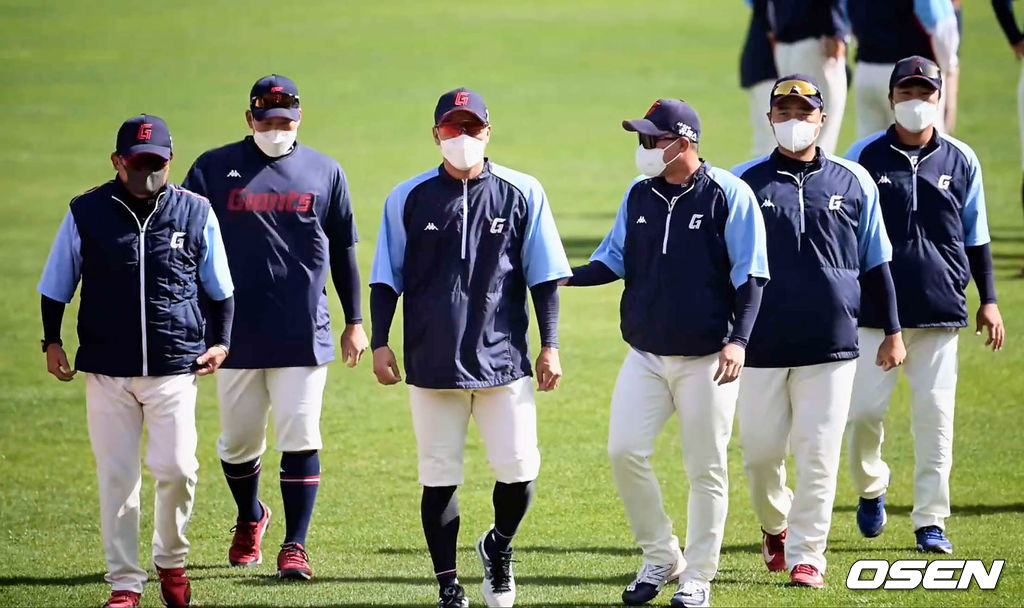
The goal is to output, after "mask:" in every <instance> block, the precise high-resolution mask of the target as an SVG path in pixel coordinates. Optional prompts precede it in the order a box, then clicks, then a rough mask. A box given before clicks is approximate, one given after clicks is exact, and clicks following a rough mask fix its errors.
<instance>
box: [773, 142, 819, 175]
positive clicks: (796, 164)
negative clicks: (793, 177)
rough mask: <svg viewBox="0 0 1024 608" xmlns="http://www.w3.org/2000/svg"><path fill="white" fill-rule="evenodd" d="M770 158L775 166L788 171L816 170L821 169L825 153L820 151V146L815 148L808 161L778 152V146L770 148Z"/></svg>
mask: <svg viewBox="0 0 1024 608" xmlns="http://www.w3.org/2000/svg"><path fill="white" fill-rule="evenodd" d="M771 159H772V162H773V163H774V164H775V166H776V168H778V169H781V170H783V171H788V172H790V173H800V172H803V171H817V170H818V169H821V167H822V165H823V164H824V163H825V155H824V154H823V153H822V151H821V148H816V149H815V152H814V158H813V159H812V160H809V161H802V160H796V159H793V158H790V157H788V156H786V155H784V154H783V153H782V152H779V149H778V148H775V149H774V150H772V153H771Z"/></svg>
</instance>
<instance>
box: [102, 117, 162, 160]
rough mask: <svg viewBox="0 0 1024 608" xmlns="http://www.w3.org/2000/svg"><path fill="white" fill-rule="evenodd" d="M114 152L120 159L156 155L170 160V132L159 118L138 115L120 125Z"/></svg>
mask: <svg viewBox="0 0 1024 608" xmlns="http://www.w3.org/2000/svg"><path fill="white" fill-rule="evenodd" d="M114 151H115V152H117V155H118V156H120V157H122V158H131V157H133V156H135V155H136V154H156V155H157V156H159V157H161V158H164V159H167V160H170V158H171V131H170V129H168V128H167V123H166V122H164V119H163V118H160V117H159V116H153V115H152V114H139V115H138V116H133V117H131V118H129V119H128V120H126V121H124V123H122V124H121V128H120V129H118V130H117V144H116V148H114Z"/></svg>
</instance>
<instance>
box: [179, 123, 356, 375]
mask: <svg viewBox="0 0 1024 608" xmlns="http://www.w3.org/2000/svg"><path fill="white" fill-rule="evenodd" d="M184 183H185V184H187V186H186V187H187V188H189V189H190V190H193V191H194V192H198V193H200V194H202V195H203V196H206V197H207V198H209V199H210V203H211V204H212V205H213V210H214V212H215V213H216V214H217V217H218V219H219V220H220V225H221V231H222V232H223V237H224V246H225V248H226V249H227V253H228V263H229V265H230V267H231V276H232V277H233V278H234V279H235V321H234V328H233V330H232V334H231V354H230V355H229V356H228V358H227V360H226V361H225V362H224V367H226V368H242V369H258V368H271V367H299V366H311V365H321V364H324V363H326V362H328V361H332V360H333V359H334V338H333V336H332V334H331V320H330V316H329V315H328V311H327V288H326V287H327V275H328V269H329V267H330V263H329V262H330V258H329V243H333V244H334V245H335V246H340V247H342V248H347V247H351V246H352V245H353V244H355V242H356V241H357V240H358V237H357V235H356V225H355V220H354V218H353V214H352V202H351V200H350V198H349V191H348V183H347V181H346V179H345V173H344V172H343V171H342V170H341V167H340V166H339V165H338V162H337V161H335V160H334V159H332V158H330V157H328V156H326V155H324V154H321V153H320V152H317V151H316V150H314V149H312V148H309V147H306V146H303V145H302V144H300V143H296V144H295V147H294V148H293V149H292V151H291V152H289V153H288V154H286V155H284V156H281V157H278V158H271V157H269V156H266V155H265V154H263V152H261V151H260V149H259V148H258V147H257V146H256V144H255V143H254V142H253V140H252V137H246V138H245V139H244V140H242V141H239V142H235V143H232V144H228V145H226V146H224V147H222V148H217V149H215V150H210V151H209V152H206V153H205V154H203V155H202V156H200V157H199V158H198V159H196V162H195V164H193V165H192V168H191V169H190V170H189V173H188V176H187V177H186V178H185V182H184Z"/></svg>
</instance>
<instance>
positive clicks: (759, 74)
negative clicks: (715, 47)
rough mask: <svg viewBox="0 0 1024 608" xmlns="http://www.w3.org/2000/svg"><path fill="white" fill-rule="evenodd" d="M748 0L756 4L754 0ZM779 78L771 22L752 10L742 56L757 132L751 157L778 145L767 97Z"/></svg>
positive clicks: (742, 78)
mask: <svg viewBox="0 0 1024 608" xmlns="http://www.w3.org/2000/svg"><path fill="white" fill-rule="evenodd" d="M744 1H745V2H746V4H747V5H750V6H753V0H744ZM778 77H779V74H778V73H777V72H776V70H775V57H774V56H773V55H772V43H771V41H770V40H768V24H767V23H766V22H765V20H764V18H763V16H762V15H759V14H758V12H757V11H751V13H750V25H749V26H748V27H747V37H746V38H745V39H744V41H743V52H742V54H741V55H740V87H742V88H743V90H745V91H746V92H747V96H748V97H749V98H750V127H751V129H752V131H753V143H752V147H751V149H750V156H751V157H753V158H756V157H758V156H764V155H765V154H768V153H769V152H771V151H772V150H773V149H774V148H775V138H774V137H773V136H772V127H771V124H770V123H769V122H768V121H766V120H765V119H764V100H765V98H766V97H768V95H769V94H770V93H771V90H772V86H773V85H774V84H775V79H776V78H778Z"/></svg>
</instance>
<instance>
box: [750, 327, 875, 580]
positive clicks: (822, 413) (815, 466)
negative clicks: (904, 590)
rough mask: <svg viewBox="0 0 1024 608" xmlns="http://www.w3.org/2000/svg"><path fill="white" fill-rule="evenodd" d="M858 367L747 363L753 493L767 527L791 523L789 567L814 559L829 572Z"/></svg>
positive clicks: (779, 529)
mask: <svg viewBox="0 0 1024 608" xmlns="http://www.w3.org/2000/svg"><path fill="white" fill-rule="evenodd" d="M862 348H863V346H862ZM864 352H870V351H868V350H866V349H865V350H864ZM865 364H868V362H865ZM856 368H857V361H856V360H850V361H834V362H831V363H821V364H818V365H807V366H803V367H792V368H754V367H748V368H746V369H744V370H743V376H742V377H741V378H740V393H739V405H738V406H737V417H738V418H739V427H740V444H741V445H742V446H743V469H744V470H745V471H746V473H747V478H748V480H749V482H750V500H751V502H752V503H753V507H754V514H755V515H756V516H757V519H758V521H759V522H760V524H761V527H762V528H763V529H764V530H765V531H766V532H768V533H769V534H778V533H780V532H782V531H783V530H785V529H787V528H789V532H788V534H787V535H786V564H787V566H788V567H789V569H790V570H792V569H793V568H794V567H796V566H797V565H798V564H810V565H812V566H814V567H815V568H817V569H818V570H819V571H820V572H822V573H824V572H825V566H826V563H825V546H826V543H827V541H828V532H829V528H830V527H831V525H832V503H833V502H834V501H835V496H836V478H837V476H838V474H839V455H840V451H841V445H842V439H843V428H844V427H845V426H846V417H847V413H848V411H849V408H850V393H851V391H852V390H853V377H854V372H855V371H856ZM787 444H788V446H789V448H790V449H791V451H792V453H793V460H794V461H795V463H796V489H795V491H794V492H793V494H792V499H791V498H790V494H789V493H788V492H787V491H786V451H787Z"/></svg>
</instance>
